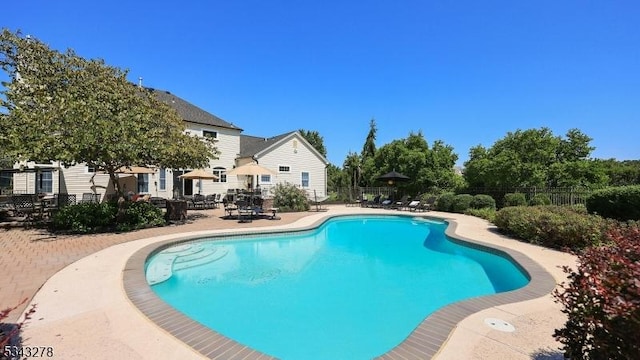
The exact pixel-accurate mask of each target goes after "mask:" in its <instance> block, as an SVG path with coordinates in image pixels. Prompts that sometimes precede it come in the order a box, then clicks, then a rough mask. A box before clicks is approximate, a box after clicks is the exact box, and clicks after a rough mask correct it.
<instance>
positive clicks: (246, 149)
mask: <svg viewBox="0 0 640 360" xmlns="http://www.w3.org/2000/svg"><path fill="white" fill-rule="evenodd" d="M293 133H295V131H291V132H288V133H285V134H282V135H277V136H274V137H270V138H264V137H257V136H249V135H240V157H249V156H253V155H255V154H257V153H259V152H261V151H263V150H265V149H266V148H268V147H270V146H272V145H273V144H275V143H277V142H278V141H280V140H281V139H283V138H285V137H287V136H289V135H291V134H293Z"/></svg>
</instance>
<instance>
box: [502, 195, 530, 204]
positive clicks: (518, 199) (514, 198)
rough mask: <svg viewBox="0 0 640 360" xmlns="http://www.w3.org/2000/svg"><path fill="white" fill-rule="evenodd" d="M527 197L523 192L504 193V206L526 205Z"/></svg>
mask: <svg viewBox="0 0 640 360" xmlns="http://www.w3.org/2000/svg"><path fill="white" fill-rule="evenodd" d="M525 205H527V199H526V198H525V196H524V194H522V193H509V194H505V195H504V206H525Z"/></svg>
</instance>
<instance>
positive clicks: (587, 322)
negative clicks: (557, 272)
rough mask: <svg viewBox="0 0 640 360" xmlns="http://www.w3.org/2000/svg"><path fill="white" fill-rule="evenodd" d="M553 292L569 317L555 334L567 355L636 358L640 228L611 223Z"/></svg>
mask: <svg viewBox="0 0 640 360" xmlns="http://www.w3.org/2000/svg"><path fill="white" fill-rule="evenodd" d="M607 240H608V244H607V245H606V246H598V247H592V248H589V249H587V250H585V251H584V252H583V253H582V254H581V255H580V256H579V258H578V268H577V270H576V271H573V270H572V269H570V268H565V269H564V270H565V272H566V273H568V274H569V276H568V278H569V283H568V284H563V285H562V287H561V288H560V289H558V290H556V291H555V292H554V296H555V298H556V299H557V300H558V301H559V302H560V303H561V304H562V305H563V307H564V308H563V310H562V312H563V313H565V314H566V315H567V322H566V323H565V325H564V327H563V328H561V329H558V330H556V332H555V334H554V337H555V338H556V339H558V341H560V342H561V343H562V344H563V345H564V346H563V350H564V351H565V357H566V358H571V359H640V321H639V319H640V282H639V280H638V279H640V229H639V228H638V226H622V227H621V226H614V227H612V229H610V230H609V231H608V233H607Z"/></svg>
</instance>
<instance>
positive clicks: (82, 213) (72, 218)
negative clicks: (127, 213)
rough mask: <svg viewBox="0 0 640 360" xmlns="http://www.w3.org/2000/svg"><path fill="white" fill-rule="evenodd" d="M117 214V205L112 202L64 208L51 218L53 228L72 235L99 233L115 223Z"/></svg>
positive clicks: (82, 204)
mask: <svg viewBox="0 0 640 360" xmlns="http://www.w3.org/2000/svg"><path fill="white" fill-rule="evenodd" d="M117 213H118V205H117V204H116V203H113V202H106V203H100V204H95V203H81V204H76V205H70V206H65V207H63V208H62V209H60V211H58V212H57V213H55V215H54V216H53V226H54V228H55V229H57V230H68V231H71V232H74V233H82V234H85V233H92V232H99V231H103V230H105V229H107V228H109V227H110V226H112V225H113V224H114V223H115V221H116V214H117Z"/></svg>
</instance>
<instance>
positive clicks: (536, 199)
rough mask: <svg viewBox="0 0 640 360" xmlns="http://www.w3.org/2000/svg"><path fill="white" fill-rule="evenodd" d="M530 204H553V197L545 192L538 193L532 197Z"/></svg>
mask: <svg viewBox="0 0 640 360" xmlns="http://www.w3.org/2000/svg"><path fill="white" fill-rule="evenodd" d="M529 205H531V206H538V205H551V199H549V196H547V195H545V194H536V195H534V196H533V197H532V198H531V200H529Z"/></svg>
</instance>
